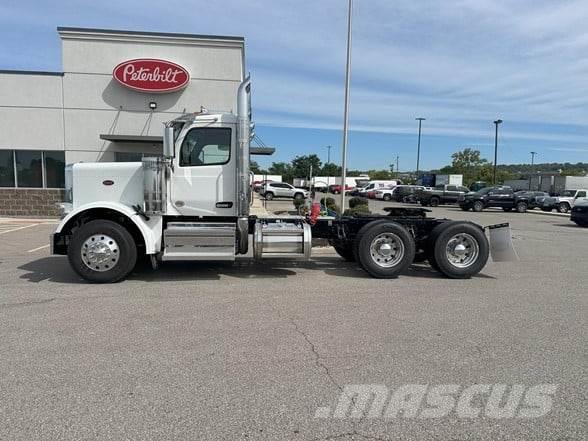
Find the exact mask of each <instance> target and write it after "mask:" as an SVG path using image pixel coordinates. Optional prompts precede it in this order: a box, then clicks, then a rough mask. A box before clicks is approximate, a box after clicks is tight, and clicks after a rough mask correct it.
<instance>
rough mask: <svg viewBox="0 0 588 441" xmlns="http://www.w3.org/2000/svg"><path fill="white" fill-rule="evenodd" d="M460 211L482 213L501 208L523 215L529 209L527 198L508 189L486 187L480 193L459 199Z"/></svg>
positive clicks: (468, 194) (469, 194)
mask: <svg viewBox="0 0 588 441" xmlns="http://www.w3.org/2000/svg"><path fill="white" fill-rule="evenodd" d="M459 206H460V207H461V209H462V210H464V211H467V210H470V209H471V210H474V211H477V212H479V211H482V210H484V209H485V208H491V207H492V208H502V209H503V210H504V211H512V210H516V211H517V212H519V213H524V212H526V211H527V208H529V198H527V197H525V196H524V195H521V196H519V195H517V194H515V192H514V191H513V190H512V188H510V187H486V188H483V189H482V190H480V191H477V192H473V193H466V194H464V195H462V196H460V197H459Z"/></svg>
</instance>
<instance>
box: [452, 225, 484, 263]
mask: <svg viewBox="0 0 588 441" xmlns="http://www.w3.org/2000/svg"><path fill="white" fill-rule="evenodd" d="M445 255H446V257H447V261H448V262H449V263H450V264H451V265H453V266H454V267H456V268H467V267H469V266H470V265H472V264H473V263H475V262H476V261H477V260H478V256H479V255H480V246H479V245H478V241H477V240H476V239H474V237H473V236H471V235H469V234H467V233H459V234H456V235H455V236H453V237H452V238H451V239H449V241H448V242H447V247H446V248H445Z"/></svg>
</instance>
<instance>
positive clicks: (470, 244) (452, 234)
mask: <svg viewBox="0 0 588 441" xmlns="http://www.w3.org/2000/svg"><path fill="white" fill-rule="evenodd" d="M439 227H442V228H440V229H439V230H437V228H439ZM435 230H437V231H435ZM435 230H433V231H434V234H433V235H432V236H434V244H433V260H434V262H435V265H436V267H437V268H438V269H439V271H440V272H441V273H443V274H445V275H446V276H447V277H449V278H452V279H469V278H470V277H472V276H474V275H476V274H478V273H479V272H480V271H481V270H482V269H483V268H484V266H485V265H486V263H487V262H488V256H489V254H490V246H489V244H488V239H487V238H486V235H485V234H484V231H483V230H481V229H480V228H479V227H478V226H476V225H474V224H472V223H469V222H459V221H457V222H447V223H445V224H441V225H439V226H438V227H436V228H435Z"/></svg>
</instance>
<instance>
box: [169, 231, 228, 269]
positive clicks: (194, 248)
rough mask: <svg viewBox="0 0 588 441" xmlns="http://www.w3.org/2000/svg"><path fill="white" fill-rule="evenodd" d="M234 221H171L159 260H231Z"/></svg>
mask: <svg viewBox="0 0 588 441" xmlns="http://www.w3.org/2000/svg"><path fill="white" fill-rule="evenodd" d="M236 235H237V228H236V224H234V223H197V222H171V223H169V224H168V225H167V229H166V230H165V231H164V233H163V240H164V252H163V256H162V260H235V245H236Z"/></svg>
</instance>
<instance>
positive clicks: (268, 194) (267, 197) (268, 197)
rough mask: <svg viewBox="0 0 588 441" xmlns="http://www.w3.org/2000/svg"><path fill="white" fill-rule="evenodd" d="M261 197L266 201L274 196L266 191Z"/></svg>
mask: <svg viewBox="0 0 588 441" xmlns="http://www.w3.org/2000/svg"><path fill="white" fill-rule="evenodd" d="M263 197H264V198H265V200H266V201H271V200H272V199H273V198H274V194H273V193H269V192H268V193H266V194H264V195H263Z"/></svg>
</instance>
